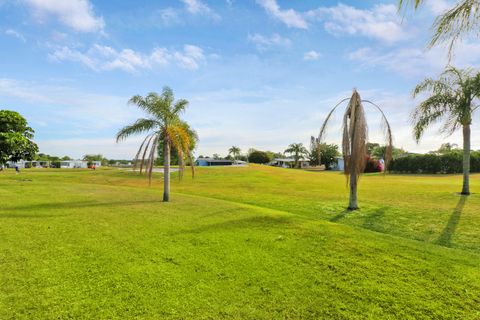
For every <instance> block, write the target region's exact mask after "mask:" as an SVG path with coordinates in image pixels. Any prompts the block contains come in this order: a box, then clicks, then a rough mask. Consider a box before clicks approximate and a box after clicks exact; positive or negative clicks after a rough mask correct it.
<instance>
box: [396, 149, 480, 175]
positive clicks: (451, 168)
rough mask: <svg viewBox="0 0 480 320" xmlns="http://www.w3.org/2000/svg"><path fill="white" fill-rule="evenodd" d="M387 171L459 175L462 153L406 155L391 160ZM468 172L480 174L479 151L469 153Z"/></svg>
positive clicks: (461, 168) (461, 166) (461, 170)
mask: <svg viewBox="0 0 480 320" xmlns="http://www.w3.org/2000/svg"><path fill="white" fill-rule="evenodd" d="M389 170H390V171H392V172H401V173H461V172H463V153H462V152H461V151H456V152H451V153H447V154H441V155H436V154H419V155H408V156H405V157H401V158H397V159H395V160H393V161H392V162H391V164H390V166H389ZM470 172H480V151H473V152H472V153H471V159H470Z"/></svg>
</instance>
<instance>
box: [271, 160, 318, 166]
mask: <svg viewBox="0 0 480 320" xmlns="http://www.w3.org/2000/svg"><path fill="white" fill-rule="evenodd" d="M298 163H299V165H300V168H308V167H310V160H308V159H299V160H298ZM270 165H272V166H275V167H281V168H293V167H294V166H295V159H292V158H285V159H282V158H276V159H273V161H272V162H270Z"/></svg>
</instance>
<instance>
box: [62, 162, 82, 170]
mask: <svg viewBox="0 0 480 320" xmlns="http://www.w3.org/2000/svg"><path fill="white" fill-rule="evenodd" d="M60 168H62V169H76V168H83V169H85V168H88V165H87V161H83V160H64V161H60Z"/></svg>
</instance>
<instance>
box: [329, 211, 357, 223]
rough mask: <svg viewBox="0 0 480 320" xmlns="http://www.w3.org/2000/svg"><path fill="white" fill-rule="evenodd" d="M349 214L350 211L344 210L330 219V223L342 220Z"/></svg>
mask: <svg viewBox="0 0 480 320" xmlns="http://www.w3.org/2000/svg"><path fill="white" fill-rule="evenodd" d="M351 212H352V211H351V210H348V209H345V210H344V211H342V212H340V213H339V214H337V215H336V216H335V217H333V218H331V219H330V222H338V221H340V220H342V219H343V218H345V217H346V216H347V214H349V213H351Z"/></svg>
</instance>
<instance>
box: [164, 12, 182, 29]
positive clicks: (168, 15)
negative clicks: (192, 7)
mask: <svg viewBox="0 0 480 320" xmlns="http://www.w3.org/2000/svg"><path fill="white" fill-rule="evenodd" d="M158 16H159V18H160V20H161V21H162V23H163V24H164V25H167V26H171V25H175V24H180V23H181V22H182V19H181V18H180V15H179V13H178V11H177V10H175V9H174V8H165V9H162V10H160V11H158Z"/></svg>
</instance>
